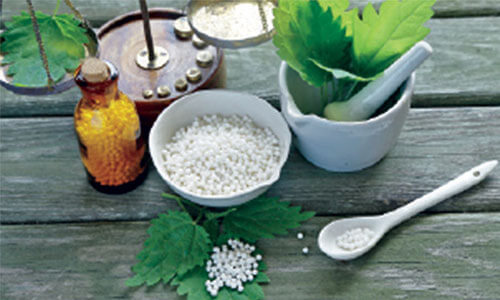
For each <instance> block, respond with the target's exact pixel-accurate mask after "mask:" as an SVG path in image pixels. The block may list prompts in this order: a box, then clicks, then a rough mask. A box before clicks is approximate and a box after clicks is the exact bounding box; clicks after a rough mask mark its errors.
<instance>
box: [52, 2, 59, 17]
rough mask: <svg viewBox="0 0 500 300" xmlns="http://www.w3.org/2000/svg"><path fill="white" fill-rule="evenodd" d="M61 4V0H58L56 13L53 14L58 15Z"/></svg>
mask: <svg viewBox="0 0 500 300" xmlns="http://www.w3.org/2000/svg"><path fill="white" fill-rule="evenodd" d="M60 5H61V0H57V3H56V8H54V13H53V14H52V15H53V16H55V15H57V13H58V12H59V6H60Z"/></svg>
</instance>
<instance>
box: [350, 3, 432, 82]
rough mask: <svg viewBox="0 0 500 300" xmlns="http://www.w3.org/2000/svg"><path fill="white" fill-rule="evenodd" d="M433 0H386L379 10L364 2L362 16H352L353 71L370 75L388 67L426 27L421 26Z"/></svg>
mask: <svg viewBox="0 0 500 300" xmlns="http://www.w3.org/2000/svg"><path fill="white" fill-rule="evenodd" d="M435 2H436V0H425V1H415V0H402V1H399V0H386V1H385V2H384V3H382V5H381V6H380V10H379V13H378V14H377V12H376V11H375V9H374V8H373V5H371V3H370V4H368V5H367V6H366V7H365V8H364V10H363V18H362V20H361V19H360V18H359V16H357V15H355V16H354V22H353V67H354V73H356V74H358V75H360V76H363V77H371V76H374V75H375V74H378V73H380V72H382V71H383V70H385V69H386V68H387V67H389V66H390V65H391V64H392V63H393V62H394V61H396V60H397V59H398V58H399V57H400V56H401V55H402V54H404V53H405V52H406V51H408V50H409V49H410V48H411V47H413V45H415V43H417V42H418V41H420V40H422V39H423V38H424V37H425V36H427V34H429V32H430V29H428V28H426V27H424V26H423V24H424V23H425V22H427V21H428V20H429V19H430V18H431V17H432V15H433V14H434V12H433V11H432V6H433V5H434V3H435Z"/></svg>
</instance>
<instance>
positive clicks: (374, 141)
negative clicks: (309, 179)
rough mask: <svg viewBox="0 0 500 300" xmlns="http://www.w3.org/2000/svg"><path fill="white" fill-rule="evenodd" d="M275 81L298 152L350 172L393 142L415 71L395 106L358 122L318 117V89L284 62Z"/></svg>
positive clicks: (318, 163) (326, 166) (375, 158)
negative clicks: (278, 86) (277, 80)
mask: <svg viewBox="0 0 500 300" xmlns="http://www.w3.org/2000/svg"><path fill="white" fill-rule="evenodd" d="M279 84H280V94H281V112H282V114H283V115H284V117H285V119H286V120H287V122H288V124H289V125H290V127H291V128H292V131H293V132H294V133H295V135H296V136H297V139H296V143H295V145H296V146H297V148H298V149H299V151H300V152H301V153H302V155H303V156H304V157H305V158H306V159H307V160H309V161H310V162H311V163H313V164H314V165H316V166H318V167H321V168H323V169H326V170H328V171H335V172H354V171H358V170H361V169H364V168H368V167H370V166H372V165H374V164H375V163H376V162H378V161H379V160H381V159H382V158H383V157H384V156H385V155H386V154H387V153H388V152H389V151H390V150H391V149H392V148H393V147H394V145H395V144H396V141H397V139H398V136H399V134H400V133H401V129H402V128H403V125H404V122H405V120H406V116H407V115H408V110H409V108H410V103H411V97H412V94H413V88H414V85H415V73H413V74H412V76H411V77H410V78H409V79H408V80H407V81H406V83H405V85H404V88H403V91H402V93H401V97H400V98H399V99H398V100H397V103H396V104H395V105H393V106H392V107H391V108H390V109H389V110H387V111H386V112H384V113H382V114H381V115H379V116H377V117H375V118H371V119H369V120H367V121H361V122H336V121H330V120H327V119H324V118H320V117H318V116H317V115H316V114H321V113H322V109H323V106H322V104H321V96H320V95H321V94H320V89H319V88H317V87H313V86H310V85H308V84H307V83H306V82H305V81H304V80H302V78H300V75H299V74H298V73H297V72H295V71H294V70H292V69H291V68H290V67H289V66H288V65H287V64H286V63H285V62H283V63H282V64H281V69H280V73H279ZM298 106H300V107H301V108H302V111H304V110H305V111H306V114H304V113H302V111H301V110H300V109H299V108H298Z"/></svg>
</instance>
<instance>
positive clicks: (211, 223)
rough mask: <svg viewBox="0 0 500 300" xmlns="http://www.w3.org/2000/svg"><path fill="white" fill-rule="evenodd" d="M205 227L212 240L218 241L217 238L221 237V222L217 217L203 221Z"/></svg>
mask: <svg viewBox="0 0 500 300" xmlns="http://www.w3.org/2000/svg"><path fill="white" fill-rule="evenodd" d="M203 228H205V231H206V232H207V233H208V235H209V236H210V240H211V241H212V242H213V243H215V242H216V241H217V238H218V237H219V230H220V226H219V222H218V221H217V219H210V220H205V221H204V222H203Z"/></svg>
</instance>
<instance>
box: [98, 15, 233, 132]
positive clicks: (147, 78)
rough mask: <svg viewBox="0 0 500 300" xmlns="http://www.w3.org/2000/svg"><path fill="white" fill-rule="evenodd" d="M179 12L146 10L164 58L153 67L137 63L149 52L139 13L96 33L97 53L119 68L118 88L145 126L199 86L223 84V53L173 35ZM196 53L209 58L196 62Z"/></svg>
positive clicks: (124, 16)
mask: <svg viewBox="0 0 500 300" xmlns="http://www.w3.org/2000/svg"><path fill="white" fill-rule="evenodd" d="M183 16H184V15H183V14H182V12H180V11H178V10H174V9H165V8H152V9H149V17H150V21H151V33H152V36H153V40H154V46H155V48H156V49H160V50H159V51H160V52H161V53H158V55H161V56H162V57H164V58H165V60H167V62H166V64H165V61H162V62H160V64H164V66H163V67H159V68H157V69H145V68H143V67H141V66H139V64H141V56H147V51H146V50H145V49H146V41H145V39H144V29H143V21H142V17H141V12H140V11H135V12H131V13H128V14H125V15H121V16H118V17H116V18H114V19H112V20H110V21H109V22H107V23H106V24H104V25H103V26H102V27H101V28H100V29H99V32H98V34H97V36H98V38H99V52H100V53H99V57H100V58H101V59H105V60H108V61H110V62H111V63H113V64H114V65H115V66H116V68H117V69H118V71H119V76H120V77H119V81H118V86H119V88H120V90H121V91H123V92H124V93H125V94H127V95H128V96H129V98H130V99H132V100H134V101H135V103H136V106H137V110H138V112H139V115H140V117H141V123H142V126H143V128H144V129H145V130H148V129H149V128H150V127H151V125H152V124H153V122H154V121H155V120H156V117H157V116H158V114H159V113H160V112H161V111H162V110H163V109H164V108H165V107H167V106H168V105H169V104H170V103H172V102H173V101H175V100H176V99H179V98H180V97H182V96H185V95H187V94H190V93H193V92H195V91H197V90H199V89H207V88H223V87H224V86H225V81H226V70H225V66H224V63H223V60H224V56H223V51H222V50H221V49H220V48H216V47H213V46H210V45H206V44H205V43H203V42H202V41H200V40H199V39H197V38H196V37H195V36H189V35H187V36H181V35H180V34H179V32H177V34H176V31H175V30H174V22H175V20H177V19H179V18H181V17H183ZM164 50H166V53H165V52H163V51H164ZM200 52H202V53H200ZM141 53H142V54H141ZM200 55H201V57H202V58H203V57H205V58H206V57H209V58H210V61H209V62H208V63H207V62H205V63H200V61H199V59H197V57H200ZM193 74H194V75H195V76H194V77H193ZM200 75H201V78H200Z"/></svg>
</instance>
